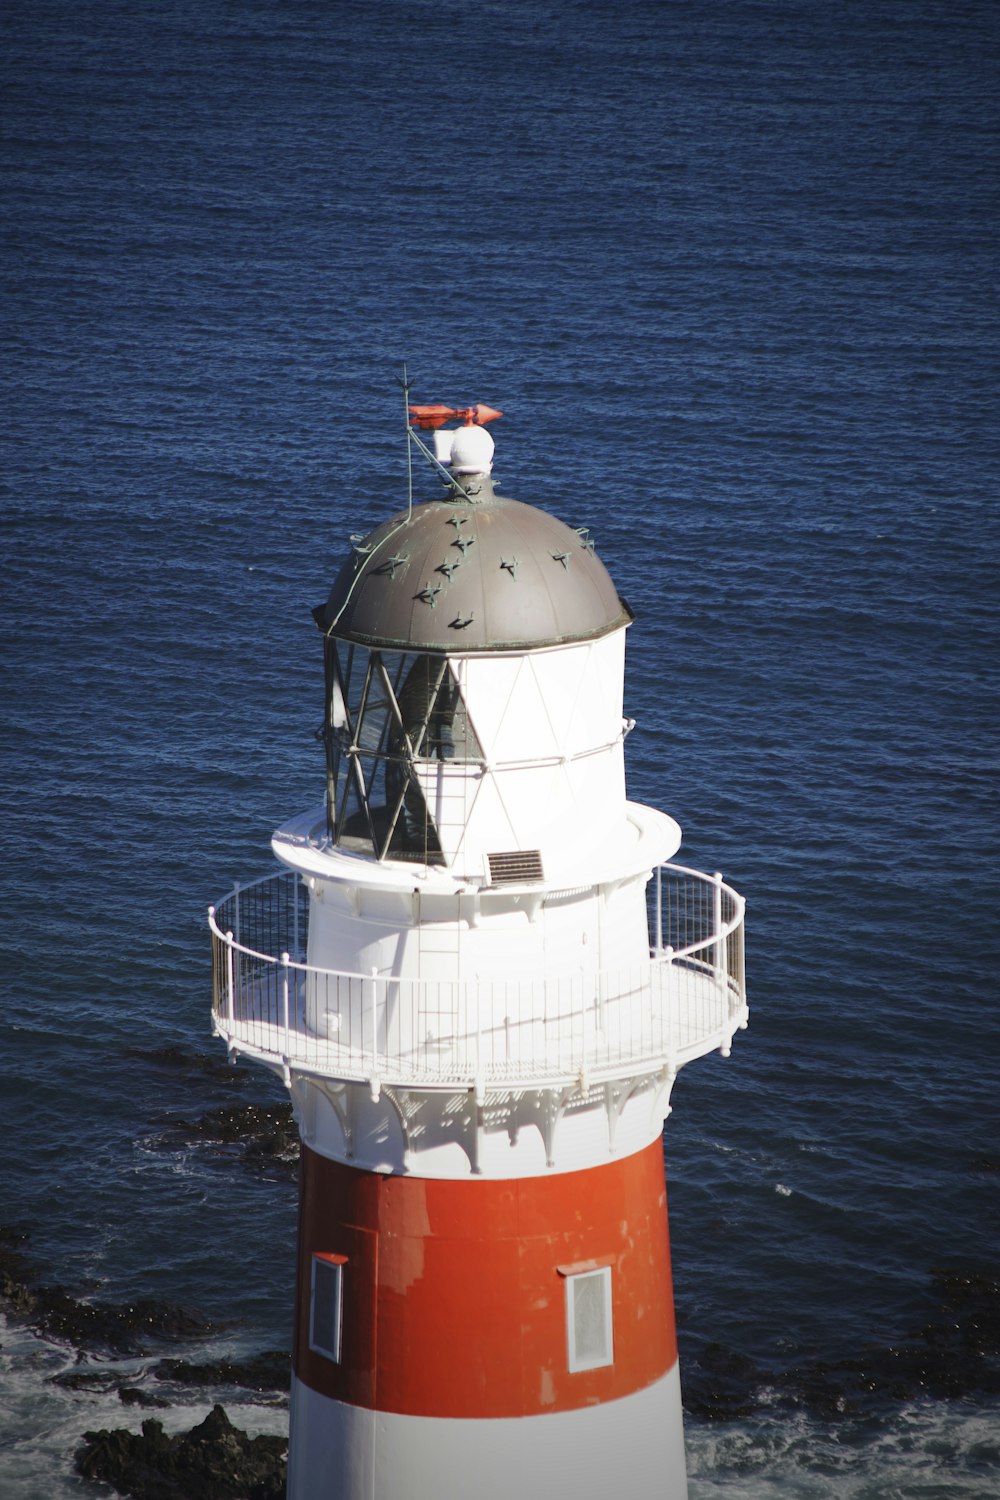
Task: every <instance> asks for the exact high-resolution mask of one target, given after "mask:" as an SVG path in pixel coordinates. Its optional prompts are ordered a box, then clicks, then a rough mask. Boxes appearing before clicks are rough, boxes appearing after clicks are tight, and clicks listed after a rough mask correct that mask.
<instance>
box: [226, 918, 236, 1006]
mask: <svg viewBox="0 0 1000 1500" xmlns="http://www.w3.org/2000/svg"><path fill="white" fill-rule="evenodd" d="M226 982H227V986H228V993H229V1020H230V1021H234V1020H235V1019H236V998H235V994H236V992H235V990H234V988H233V934H232V933H231V932H227V933H226Z"/></svg>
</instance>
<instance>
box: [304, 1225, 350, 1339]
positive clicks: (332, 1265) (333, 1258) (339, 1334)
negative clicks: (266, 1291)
mask: <svg viewBox="0 0 1000 1500" xmlns="http://www.w3.org/2000/svg"><path fill="white" fill-rule="evenodd" d="M346 1264H347V1256H346V1255H335V1254H334V1253H333V1252H331V1251H325V1250H317V1251H314V1252H313V1256H312V1267H311V1276H310V1283H309V1348H310V1349H311V1350H312V1352H313V1353H314V1354H321V1355H322V1356H323V1357H324V1359H328V1360H330V1362H331V1363H332V1364H335V1365H339V1364H340V1363H341V1351H342V1348H343V1336H344V1267H345V1266H346ZM317 1271H318V1272H319V1273H320V1275H321V1276H333V1278H334V1282H333V1298H332V1301H333V1328H332V1330H330V1331H331V1332H332V1334H333V1338H332V1340H331V1341H330V1343H329V1344H327V1343H325V1342H322V1343H321V1342H320V1341H319V1338H318V1336H317V1329H316V1311H317V1307H316V1281H317V1274H316V1273H317ZM320 1331H321V1332H323V1331H324V1330H320Z"/></svg>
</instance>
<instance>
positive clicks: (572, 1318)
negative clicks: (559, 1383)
mask: <svg viewBox="0 0 1000 1500" xmlns="http://www.w3.org/2000/svg"><path fill="white" fill-rule="evenodd" d="M566 1340H567V1345H568V1355H569V1368H570V1370H571V1371H574V1372H575V1371H577V1370H596V1369H598V1368H599V1367H600V1366H601V1365H610V1364H612V1363H613V1361H614V1346H613V1342H612V1336H611V1267H610V1266H604V1267H602V1269H601V1270H599V1271H585V1272H580V1273H578V1274H577V1275H575V1276H567V1278H566Z"/></svg>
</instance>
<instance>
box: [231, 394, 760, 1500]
mask: <svg viewBox="0 0 1000 1500" xmlns="http://www.w3.org/2000/svg"><path fill="white" fill-rule="evenodd" d="M497 415H499V413H495V412H492V411H490V409H489V408H484V407H478V408H470V409H469V410H468V411H467V412H463V413H455V412H451V411H450V410H449V409H448V408H410V416H411V422H410V424H409V426H408V429H407V431H408V440H409V442H410V443H411V444H412V445H415V446H416V447H418V448H420V449H421V450H422V451H423V452H424V454H425V455H426V456H427V458H428V459H429V461H430V462H431V463H432V464H435V465H436V467H437V469H438V472H439V477H441V478H443V479H444V481H445V487H444V490H443V492H442V493H441V495H440V498H437V499H433V500H431V501H429V502H428V503H425V504H419V505H413V504H410V505H408V506H407V507H406V508H405V509H403V510H401V511H400V512H399V513H398V514H397V515H394V516H393V517H391V519H389V520H387V521H385V522H384V523H383V524H382V525H380V526H379V527H377V529H376V530H374V531H373V532H372V533H371V534H370V535H368V536H365V537H363V538H362V537H358V538H354V539H353V552H352V554H351V556H350V557H349V559H348V561H347V562H346V564H345V566H344V567H343V569H342V571H341V573H340V575H339V577H338V578H337V580H336V582H335V583H334V584H333V587H332V589H331V591H330V594H329V597H328V599H327V601H326V603H325V604H324V605H322V606H320V607H319V608H318V609H316V610H315V611H314V614H315V617H316V620H317V623H318V625H319V627H320V630H321V632H322V635H323V640H324V655H325V667H326V699H325V701H326V715H325V739H326V749H327V792H326V804H325V806H324V807H322V808H320V809H317V810H315V811H312V812H309V813H306V814H304V815H302V816H300V817H297V818H293V819H292V821H291V822H289V823H287V824H285V825H284V826H283V827H282V828H280V829H278V831H277V833H275V835H274V838H273V848H274V852H275V854H276V855H277V857H278V859H279V861H280V862H281V867H282V868H281V869H280V871H279V872H277V873H275V874H272V875H269V876H265V877H263V878H261V879H260V880H258V881H255V882H253V883H252V884H249V885H246V886H243V887H237V889H236V890H234V891H233V892H232V893H231V894H230V895H229V896H228V897H227V898H226V899H225V900H224V901H222V902H220V903H219V904H218V906H216V907H215V908H213V909H212V910H211V912H210V923H211V927H212V932H213V942H214V955H215V1006H214V1025H215V1029H216V1031H217V1033H218V1034H219V1035H220V1036H222V1037H223V1038H224V1039H225V1041H226V1042H227V1044H228V1046H229V1048H230V1049H231V1051H232V1052H233V1053H237V1052H239V1053H243V1054H245V1055H247V1056H249V1057H253V1058H256V1059H257V1060H259V1061H260V1062H263V1063H265V1064H267V1065H268V1066H270V1067H272V1068H274V1069H275V1070H277V1071H278V1072H279V1073H280V1074H281V1075H282V1076H283V1077H284V1080H285V1082H286V1084H287V1086H288V1088H289V1090H290V1092H291V1097H292V1101H293V1104H294V1109H295V1116H296V1119H297V1122H298V1126H299V1130H300V1133H301V1138H302V1167H301V1183H300V1218H299V1248H298V1282H297V1292H296V1308H295V1334H294V1347H293V1366H294V1370H293V1387H292V1404H291V1433H290V1452H289V1488H288V1494H289V1496H290V1500H343V1497H351V1500H361V1497H366V1500H397V1497H398V1500H403V1497H406V1500H413V1497H424V1496H427V1497H430V1496H435V1497H436V1496H441V1495H465V1494H475V1495H476V1496H477V1497H479V1500H510V1497H511V1496H512V1495H520V1496H524V1497H529V1496H534V1495H542V1494H545V1495H550V1494H552V1493H566V1494H572V1495H574V1496H575V1497H577V1500H587V1497H590V1496H593V1497H598V1496H600V1497H601V1500H604V1497H605V1496H607V1495H608V1494H609V1493H613V1492H614V1491H615V1490H616V1489H617V1488H618V1487H620V1485H621V1483H622V1481H623V1479H627V1481H628V1484H629V1488H630V1489H632V1488H634V1487H635V1486H636V1485H638V1484H643V1485H645V1486H647V1487H648V1492H649V1493H652V1494H658V1495H663V1496H668V1497H670V1500H677V1497H681V1496H683V1495H685V1493H686V1478H685V1466H684V1440H683V1432H682V1426H681V1400H680V1381H679V1375H678V1367H677V1345H676V1339H675V1334H674V1315H673V1294H672V1288H671V1276H670V1256H669V1246H668V1238H667V1213H666V1188H665V1182H664V1166H663V1148H662V1139H661V1137H662V1129H663V1121H664V1118H665V1116H666V1115H667V1114H668V1113H669V1099H670V1091H671V1087H672V1085H673V1081H674V1078H675V1076H676V1073H677V1070H678V1068H680V1067H681V1066H682V1065H683V1064H684V1063H686V1062H688V1061H690V1060H691V1059H692V1058H696V1057H699V1056H701V1055H703V1054H705V1053H707V1052H709V1051H711V1050H712V1049H716V1048H721V1049H722V1051H723V1052H728V1049H729V1046H730V1043H731V1040H732V1037H733V1034H734V1032H735V1031H736V1030H737V1029H738V1028H739V1027H742V1026H744V1025H745V1024H746V1017H747V1009H746V999H745V991H744V982H743V901H742V898H741V897H739V896H738V895H737V894H736V893H735V892H734V891H733V890H731V889H730V888H729V887H728V886H727V885H725V884H724V883H723V881H722V879H721V877H720V876H718V875H713V876H708V875H704V874H700V873H699V872H697V871H694V870H690V869H687V868H685V867H683V866H680V865H677V864H673V863H669V861H670V860H671V859H672V857H673V856H674V855H675V854H676V851H677V849H678V846H679V844H680V829H679V828H678V826H677V824H676V823H675V822H674V821H673V819H672V818H670V817H668V816H666V815H665V814H664V813H662V812H659V811H657V810H655V809H654V808H651V807H646V806H642V805H640V804H637V803H634V802H630V801H629V800H628V799H627V797H626V790H625V768H624V743H625V738H626V736H627V734H628V732H629V730H630V728H631V727H632V723H631V721H630V720H627V719H624V718H623V717H622V699H623V679H624V661H625V631H626V628H627V627H628V625H629V624H630V623H631V619H632V616H631V613H630V611H629V609H628V606H627V605H626V604H625V603H624V601H623V600H622V599H621V598H620V597H619V595H618V593H617V590H616V589H615V586H614V584H613V583H612V581H611V578H610V577H609V575H608V573H607V571H606V569H605V567H604V565H603V564H602V563H601V561H600V560H599V558H598V556H597V554H596V551H595V548H594V544H593V540H592V539H591V536H590V534H589V531H588V530H587V528H586V527H583V526H581V527H573V526H571V525H566V524H564V523H563V522H562V521H560V520H557V519H555V517H553V516H552V515H551V514H549V513H548V512H546V511H544V510H542V509H539V508H536V507H535V506H532V505H525V504H521V503H519V502H518V501H515V500H510V499H506V498H503V497H502V496H500V495H499V494H497V493H496V491H495V489H494V487H493V482H492V478H491V468H492V455H493V441H492V439H491V437H490V435H489V433H488V432H486V430H485V426H484V423H485V422H486V421H489V420H491V419H492V418H493V417H494V416H497ZM454 417H459V418H460V419H462V418H464V419H465V425H463V426H460V427H458V429H457V430H452V429H449V428H447V427H446V426H445V425H444V424H445V423H446V422H447V420H448V419H449V418H454ZM418 424H419V425H424V426H427V427H435V428H436V429H437V431H436V432H435V443H436V447H437V456H436V458H435V457H434V456H433V455H431V453H430V452H429V450H428V449H426V448H425V446H424V444H423V441H422V440H421V439H420V438H419V436H418V434H417V432H416V430H415V428H416V426H417V425H418Z"/></svg>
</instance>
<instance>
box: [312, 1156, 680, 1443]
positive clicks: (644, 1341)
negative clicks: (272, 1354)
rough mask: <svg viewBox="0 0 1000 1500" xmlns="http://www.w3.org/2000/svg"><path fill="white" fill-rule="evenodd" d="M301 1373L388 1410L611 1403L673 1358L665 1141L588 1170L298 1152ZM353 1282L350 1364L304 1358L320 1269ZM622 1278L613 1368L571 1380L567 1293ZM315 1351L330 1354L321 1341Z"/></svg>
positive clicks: (346, 1342)
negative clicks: (594, 1278)
mask: <svg viewBox="0 0 1000 1500" xmlns="http://www.w3.org/2000/svg"><path fill="white" fill-rule="evenodd" d="M299 1216H300V1217H299V1263H298V1293H297V1297H296V1320H295V1321H296V1327H295V1344H294V1353H293V1359H294V1365H295V1372H296V1374H297V1376H298V1377H299V1379H300V1380H302V1381H304V1382H305V1384H306V1385H308V1386H310V1387H311V1388H312V1389H313V1390H315V1391H318V1392H319V1393H321V1394H322V1395H325V1396H330V1397H332V1398H334V1399H335V1400H338V1401H345V1402H349V1403H351V1404H352V1405H356V1406H364V1407H368V1408H372V1409H375V1410H377V1411H387V1412H400V1413H404V1414H408V1415H412V1416H434V1417H473V1418H482V1417H516V1416H528V1415H533V1414H538V1413H543V1412H555V1411H569V1410H573V1409H576V1408H578V1407H582V1406H589V1405H593V1404H595V1403H597V1402H604V1401H612V1400H615V1399H617V1398H618V1397H621V1396H626V1395H630V1394H631V1393H632V1392H634V1391H638V1390H642V1389H644V1388H645V1387H646V1386H648V1385H651V1384H652V1383H653V1382H654V1381H655V1380H659V1379H660V1378H661V1377H662V1376H663V1375H664V1374H666V1372H667V1371H668V1370H669V1369H670V1368H671V1366H672V1365H673V1364H674V1361H675V1360H676V1358H677V1344H676V1337H675V1332H674V1311H673V1294H672V1288H671V1280H670V1248H669V1242H668V1237H667V1211H666V1185H665V1182H664V1173H663V1152H662V1147H661V1144H660V1142H659V1141H655V1142H654V1143H653V1144H652V1145H650V1146H648V1147H647V1148H646V1149H645V1150H643V1151H640V1152H637V1153H636V1154H635V1155H634V1156H630V1157H626V1158H625V1159H624V1160H622V1161H615V1162H609V1163H607V1164H606V1165H604V1166H600V1167H594V1168H591V1169H590V1170H588V1171H585V1172H568V1173H554V1174H553V1175H552V1176H547V1177H526V1178H519V1179H514V1180H506V1181H495V1180H491V1179H484V1178H462V1179H459V1180H445V1181H442V1180H439V1179H428V1178H418V1177H406V1176H401V1177H392V1176H385V1175H381V1174H379V1173H375V1172H362V1171H358V1170H356V1169H354V1168H352V1167H347V1166H344V1165H342V1164H340V1163H337V1162H332V1161H328V1160H327V1159H326V1158H325V1157H322V1156H319V1155H317V1154H316V1153H315V1152H313V1151H310V1150H308V1149H307V1148H306V1147H303V1150H302V1168H301V1179H300V1204H299ZM314 1255H326V1256H336V1257H338V1258H339V1257H341V1256H344V1257H346V1260H345V1262H344V1264H343V1267H342V1296H343V1301H342V1311H341V1338H340V1344H339V1348H340V1360H339V1362H335V1361H334V1360H331V1359H329V1358H327V1357H326V1356H325V1355H323V1354H322V1353H320V1352H318V1351H317V1350H315V1349H311V1348H310V1342H311V1339H310V1297H311V1287H312V1280H313V1278H312V1257H313V1256H314ZM604 1266H610V1268H611V1316H612V1330H613V1361H612V1362H611V1363H610V1364H607V1365H603V1366H601V1367H599V1368H593V1369H580V1370H577V1371H575V1372H571V1371H570V1369H569V1352H568V1337H567V1310H566V1309H567V1295H568V1294H567V1280H568V1277H571V1276H572V1275H573V1274H574V1273H577V1272H578V1271H584V1270H587V1269H591V1268H595V1267H604ZM318 1342H320V1343H322V1342H323V1341H322V1340H318Z"/></svg>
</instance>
